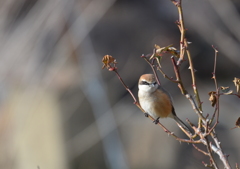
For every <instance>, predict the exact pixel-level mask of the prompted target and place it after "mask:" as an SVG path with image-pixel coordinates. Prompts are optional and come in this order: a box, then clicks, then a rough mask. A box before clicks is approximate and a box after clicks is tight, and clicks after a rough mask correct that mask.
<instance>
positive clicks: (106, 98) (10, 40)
mask: <svg viewBox="0 0 240 169" xmlns="http://www.w3.org/2000/svg"><path fill="white" fill-rule="evenodd" d="M183 10H184V18H185V24H186V28H187V29H188V31H187V38H188V40H189V41H190V42H192V44H191V45H190V51H191V53H192V57H193V61H194V64H195V69H196V70H197V72H196V77H197V84H198V87H199V92H200V97H201V99H202V101H203V111H204V114H205V115H206V114H210V115H211V114H212V113H213V111H214V109H213V108H212V107H211V105H210V102H209V101H208V92H209V91H211V90H214V89H215V86H214V83H213V80H212V79H211V76H212V71H213V61H214V50H213V49H212V47H211V45H215V46H216V47H217V48H218V50H219V55H218V60H217V72H216V73H217V74H216V76H217V80H218V82H219V85H220V86H230V87H231V88H232V89H234V90H235V88H234V84H233V82H232V81H233V79H234V77H238V78H240V69H239V67H240V61H239V54H240V47H239V45H240V31H239V30H240V1H239V0H228V1H226V0H209V1H206V0H195V1H191V0H183ZM177 19H178V13H177V9H176V7H175V6H174V5H173V4H172V3H171V1H170V0H151V1H148V0H131V1H128V0H101V1H100V0H0V44H1V45H0V109H1V111H0V151H1V155H0V168H3V169H105V168H106V169H145V168H151V169H157V168H161V169H175V168H184V169H192V168H199V169H201V168H205V167H204V166H203V165H202V163H201V162H202V161H205V162H206V163H208V158H206V157H205V156H204V155H203V154H201V153H200V152H198V151H196V150H195V149H194V148H193V147H192V146H191V145H188V144H186V143H179V142H178V141H176V140H174V138H172V137H170V136H168V135H167V134H166V133H165V132H164V131H163V130H162V129H161V128H160V127H158V126H156V125H154V124H152V122H151V121H150V120H149V119H147V118H145V117H144V115H143V114H142V112H140V110H139V109H138V108H137V107H136V106H134V105H133V104H132V103H133V100H132V98H131V97H130V95H129V94H128V93H127V91H126V90H125V89H124V88H123V86H122V85H121V83H120V82H119V80H118V78H117V77H116V76H115V74H114V73H113V72H108V71H107V70H102V69H101V67H102V63H101V60H102V57H103V56H104V55H106V54H110V55H112V56H113V57H115V58H116V59H117V62H118V70H119V73H120V75H121V76H122V78H123V80H124V81H125V83H126V84H127V85H128V86H129V88H130V89H131V90H132V91H133V93H134V94H135V95H136V96H137V90H138V89H137V83H138V79H139V76H140V75H141V74H144V73H151V69H150V67H149V66H148V64H147V63H146V62H145V61H144V60H143V59H141V58H140V56H141V55H142V54H148V53H151V52H152V50H153V47H154V44H158V45H160V46H168V45H170V44H173V46H175V47H177V48H178V45H179V38H180V34H179V30H178V28H177V26H176V25H175V21H176V20H177ZM188 66H189V65H188V63H187V62H184V63H183V64H182V66H181V72H182V78H183V80H184V84H185V86H186V87H187V89H188V91H189V93H191V94H192V93H193V92H192V89H191V79H190V71H189V70H188ZM162 67H163V70H164V71H165V72H166V73H167V74H168V75H169V76H174V73H173V68H172V66H171V62H170V59H169V57H164V58H163V60H162ZM159 77H160V79H161V82H162V84H163V86H164V87H165V88H166V89H167V90H168V91H170V93H171V95H172V97H173V99H174V106H175V109H176V112H177V114H178V116H179V117H180V118H181V119H182V120H183V121H185V119H186V118H189V119H190V121H191V122H192V123H194V124H197V116H196V115H195V113H194V111H193V110H192V108H191V105H190V104H189V102H188V100H186V99H185V97H184V96H182V95H181V93H180V91H179V89H178V88H177V85H176V84H173V83H171V82H169V81H168V80H166V79H164V78H163V77H162V76H161V75H160V74H159ZM239 101H240V100H239V99H238V98H237V97H235V96H223V97H221V101H220V112H221V114H220V123H219V125H218V126H217V128H216V131H217V133H218V137H219V139H220V141H221V143H222V147H223V149H224V152H225V153H226V154H229V155H230V156H229V161H230V162H231V164H232V166H234V165H235V163H236V162H238V163H240V161H239V159H240V154H239V152H240V145H239V138H240V137H239V135H240V133H239V132H240V131H239V129H234V130H230V128H232V127H234V126H235V121H236V120H237V118H238V117H239V116H240V115H239ZM161 122H162V123H163V124H164V125H165V126H166V127H167V128H168V129H169V130H171V131H174V133H175V134H176V135H178V136H180V137H183V138H186V137H185V136H184V134H183V133H182V132H181V131H180V130H179V128H178V127H177V125H176V124H175V123H174V121H173V120H171V119H162V120H161ZM202 148H203V147H202ZM216 159H217V160H219V158H218V157H216ZM220 167H222V166H221V164H220ZM222 168H223V167H222Z"/></svg>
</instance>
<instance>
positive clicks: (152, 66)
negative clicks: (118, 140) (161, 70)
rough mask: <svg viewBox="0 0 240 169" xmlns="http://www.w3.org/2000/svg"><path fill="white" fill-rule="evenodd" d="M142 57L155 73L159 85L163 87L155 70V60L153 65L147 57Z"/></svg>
mask: <svg viewBox="0 0 240 169" xmlns="http://www.w3.org/2000/svg"><path fill="white" fill-rule="evenodd" d="M141 57H142V58H143V59H144V60H145V61H146V62H147V63H148V64H149V65H150V67H151V68H152V71H153V73H154V76H155V77H156V80H157V83H158V85H161V83H160V80H159V78H158V76H157V72H156V70H155V68H154V60H153V63H151V62H150V61H149V60H148V59H147V58H146V56H144V55H142V56H141Z"/></svg>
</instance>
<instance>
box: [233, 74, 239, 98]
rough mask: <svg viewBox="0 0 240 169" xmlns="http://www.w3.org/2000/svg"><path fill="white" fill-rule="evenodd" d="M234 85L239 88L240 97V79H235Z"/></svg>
mask: <svg viewBox="0 0 240 169" xmlns="http://www.w3.org/2000/svg"><path fill="white" fill-rule="evenodd" d="M233 83H234V85H235V86H236V88H237V93H238V94H239V95H240V79H239V78H236V77H235V78H234V80H233Z"/></svg>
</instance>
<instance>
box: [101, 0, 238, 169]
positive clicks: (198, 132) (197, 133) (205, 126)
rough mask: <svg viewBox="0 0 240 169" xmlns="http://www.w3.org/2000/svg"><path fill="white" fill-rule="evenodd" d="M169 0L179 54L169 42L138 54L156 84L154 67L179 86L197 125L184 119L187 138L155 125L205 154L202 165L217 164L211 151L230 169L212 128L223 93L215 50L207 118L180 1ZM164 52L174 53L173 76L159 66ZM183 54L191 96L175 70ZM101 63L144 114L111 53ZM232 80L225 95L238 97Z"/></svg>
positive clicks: (216, 168)
mask: <svg viewBox="0 0 240 169" xmlns="http://www.w3.org/2000/svg"><path fill="white" fill-rule="evenodd" d="M171 1H172V3H173V4H174V5H175V6H176V7H177V9H178V13H179V20H178V21H176V24H177V26H178V28H179V30H180V33H181V38H180V45H179V48H180V50H179V53H178V52H177V50H176V49H175V48H174V47H172V45H169V46H167V47H162V48H160V46H158V45H155V49H154V50H153V54H152V55H151V57H150V58H149V57H147V56H145V55H142V56H141V57H142V58H143V59H144V60H145V61H146V62H147V63H148V64H149V65H150V67H151V68H152V71H153V73H154V75H155V77H156V79H157V82H158V84H159V85H160V81H159V78H158V76H157V72H156V69H157V70H158V71H159V72H160V73H161V74H162V75H163V77H164V78H167V79H168V80H170V81H171V82H174V83H177V84H178V87H179V89H180V91H181V93H182V94H183V95H184V96H185V97H186V99H188V100H189V102H190V104H191V105H192V108H193V110H194V111H195V113H196V115H197V116H198V119H199V123H198V126H197V127H196V126H195V125H194V124H193V123H191V122H190V121H189V120H188V119H187V122H188V123H189V124H190V126H191V128H192V129H193V131H194V135H192V133H188V131H184V129H182V128H181V127H180V128H181V129H182V130H183V132H184V133H185V134H186V135H187V136H188V137H189V139H182V138H179V137H177V136H176V135H175V134H174V133H173V132H170V131H169V130H168V129H167V128H166V127H165V126H163V125H162V124H161V123H160V122H158V125H159V126H160V127H161V128H162V129H163V130H164V131H165V132H166V133H168V134H169V135H171V136H172V137H174V138H175V139H176V140H178V141H180V142H187V143H191V144H192V145H193V147H194V148H195V149H196V150H198V151H199V152H201V153H203V154H204V155H206V156H209V159H210V160H209V161H210V164H206V163H205V162H203V164H204V165H205V166H206V167H209V168H214V169H218V165H217V163H216V160H215V157H214V154H213V153H212V152H214V153H216V154H217V155H218V156H219V158H220V160H221V161H222V163H223V165H224V167H225V168H226V169H231V166H230V164H229V162H228V159H227V155H225V154H224V152H223V150H222V148H221V145H220V141H219V140H218V138H217V135H216V132H215V128H216V126H217V124H218V123H219V121H218V119H219V97H220V96H221V95H223V94H222V93H220V88H219V87H218V83H217V79H216V62H217V53H218V51H217V49H216V48H215V47H213V49H214V50H215V59H214V70H213V77H212V79H213V80H214V83H215V88H216V91H215V92H211V93H210V97H212V100H211V102H212V105H213V106H215V110H214V113H213V115H212V117H211V119H208V116H209V115H208V114H207V115H206V116H204V115H203V112H202V102H201V100H200V96H199V92H198V88H197V84H196V77H195V69H194V65H193V61H192V56H191V53H190V51H189V47H188V44H189V42H188V41H187V39H186V37H185V34H186V29H185V26H184V19H183V11H182V1H181V0H178V1H176V0H171ZM165 53H170V54H173V55H174V56H175V57H177V58H178V60H177V62H176V60H175V58H174V56H172V57H171V62H172V65H173V69H174V73H175V77H176V79H174V78H172V77H170V76H168V75H167V74H166V73H165V72H164V71H163V69H162V67H161V65H160V60H161V57H162V56H163V54H165ZM185 55H187V61H188V63H189V69H190V71H191V78H192V88H193V92H194V97H193V96H192V95H191V94H189V93H188V91H187V90H186V89H185V87H184V85H183V82H182V78H181V74H180V71H179V68H180V66H181V63H182V62H183V61H186V60H184V56H185ZM155 60H156V61H157V63H155ZM103 63H104V66H103V68H104V67H106V68H107V69H108V70H109V71H114V72H115V73H116V75H117V77H118V78H119V80H120V81H121V83H122V85H123V86H124V87H125V89H126V90H127V91H128V92H129V94H130V95H131V96H132V98H133V100H134V104H135V105H136V106H137V107H138V108H139V109H140V110H141V111H142V112H143V113H146V112H145V111H144V110H143V109H142V108H141V106H140V104H139V102H138V101H137V99H136V98H135V96H134V95H133V93H132V92H131V90H130V89H129V88H128V87H127V85H126V84H125V82H124V81H123V79H122V78H121V76H120V75H119V73H118V71H117V67H116V60H115V59H114V58H113V57H112V56H110V55H106V56H104V58H103ZM233 82H234V84H235V86H236V87H237V94H234V93H229V94H228V95H236V96H238V97H240V94H239V93H240V79H238V78H235V80H234V81H233ZM194 98H195V99H196V101H195V99H194ZM148 118H149V119H151V120H152V121H153V120H154V118H153V117H151V116H150V115H148ZM214 120H215V123H214V124H213V125H212V122H213V121H214ZM209 137H210V138H211V139H212V140H213V143H212V142H211V141H210V140H209ZM196 138H198V139H196ZM195 144H203V145H205V146H206V149H207V152H206V151H204V150H202V149H200V148H198V147H197V146H196V145H195ZM236 168H238V165H236Z"/></svg>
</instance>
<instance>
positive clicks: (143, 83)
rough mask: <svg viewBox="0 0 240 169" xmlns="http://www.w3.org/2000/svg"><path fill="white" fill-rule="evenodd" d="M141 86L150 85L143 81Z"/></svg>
mask: <svg viewBox="0 0 240 169" xmlns="http://www.w3.org/2000/svg"><path fill="white" fill-rule="evenodd" d="M140 84H141V85H149V83H148V82H146V81H141V82H140Z"/></svg>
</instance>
